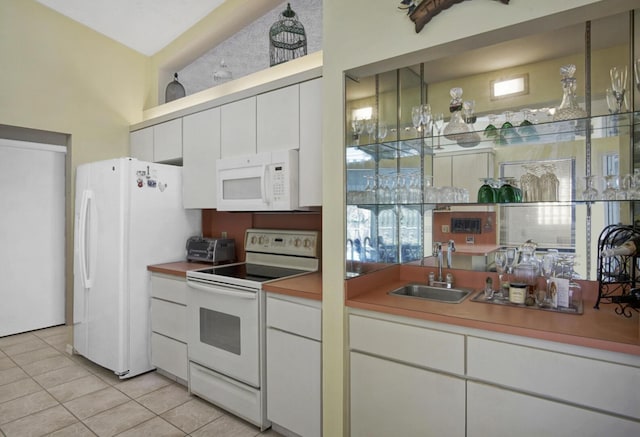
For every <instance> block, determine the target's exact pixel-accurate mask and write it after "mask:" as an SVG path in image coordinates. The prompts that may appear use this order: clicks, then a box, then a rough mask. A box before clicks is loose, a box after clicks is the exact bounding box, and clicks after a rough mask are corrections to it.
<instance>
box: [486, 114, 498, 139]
mask: <svg viewBox="0 0 640 437" xmlns="http://www.w3.org/2000/svg"><path fill="white" fill-rule="evenodd" d="M487 118H488V119H489V124H488V125H487V127H485V128H484V136H485V137H487V138H489V139H493V141H494V142H497V141H498V136H499V135H500V133H499V132H498V128H497V127H496V121H497V120H498V116H497V115H496V114H489V115H488V116H487Z"/></svg>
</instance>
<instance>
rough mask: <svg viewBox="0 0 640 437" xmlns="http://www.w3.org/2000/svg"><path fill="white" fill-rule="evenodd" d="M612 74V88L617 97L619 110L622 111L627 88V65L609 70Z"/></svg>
mask: <svg viewBox="0 0 640 437" xmlns="http://www.w3.org/2000/svg"><path fill="white" fill-rule="evenodd" d="M609 75H610V76H611V90H612V91H613V95H614V97H615V98H616V104H617V112H622V111H623V109H625V110H626V108H624V106H625V105H624V94H625V92H626V88H627V66H626V65H623V66H615V67H611V70H609Z"/></svg>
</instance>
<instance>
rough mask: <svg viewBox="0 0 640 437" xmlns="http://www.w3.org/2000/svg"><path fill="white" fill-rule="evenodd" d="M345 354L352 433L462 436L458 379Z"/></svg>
mask: <svg viewBox="0 0 640 437" xmlns="http://www.w3.org/2000/svg"><path fill="white" fill-rule="evenodd" d="M350 357H351V434H350V435H351V436H352V437H360V436H362V437H374V436H380V437H383V436H384V437H387V436H403V437H410V436H416V437H417V436H420V437H427V436H434V437H441V436H464V435H465V382H464V380H463V379H459V378H455V377H453V376H447V375H442V374H438V373H434V372H429V371H427V370H423V369H419V368H417V367H412V366H407V365H404V364H399V363H397V362H393V361H388V360H384V359H381V358H376V357H372V356H369V355H364V354H360V353H358V352H351V354H350ZM491 421H495V418H493V420H491ZM487 435H490V434H487Z"/></svg>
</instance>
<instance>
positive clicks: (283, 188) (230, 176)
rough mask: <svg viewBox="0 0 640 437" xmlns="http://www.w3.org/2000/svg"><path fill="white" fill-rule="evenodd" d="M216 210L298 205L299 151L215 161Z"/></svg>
mask: <svg viewBox="0 0 640 437" xmlns="http://www.w3.org/2000/svg"><path fill="white" fill-rule="evenodd" d="M216 183H217V187H216V190H217V209H218V211H290V210H294V209H297V208H298V151H297V150H295V149H292V150H282V151H276V152H266V153H258V154H255V155H246V156H234V157H229V158H222V159H218V160H217V167H216Z"/></svg>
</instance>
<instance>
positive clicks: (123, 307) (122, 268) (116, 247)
mask: <svg viewBox="0 0 640 437" xmlns="http://www.w3.org/2000/svg"><path fill="white" fill-rule="evenodd" d="M74 229H75V232H74V267H73V275H74V290H73V296H74V299H73V346H74V349H75V351H76V352H77V353H78V354H80V355H82V356H84V357H86V358H87V359H89V360H91V361H93V362H95V363H97V364H99V365H101V366H103V367H105V368H107V369H110V370H112V371H113V372H114V373H116V374H117V375H119V376H120V378H129V377H132V376H135V375H139V374H141V373H144V372H147V371H149V370H152V369H153V366H152V365H151V345H150V338H151V329H150V314H149V310H150V306H151V303H150V284H151V277H150V273H149V272H148V271H147V266H148V265H149V264H158V263H164V262H172V261H182V260H184V259H185V243H186V241H187V238H188V237H190V236H192V235H200V231H201V212H200V210H185V209H184V208H183V206H182V168H181V167H176V166H171V165H163V164H156V163H151V162H143V161H138V160H136V159H133V158H120V159H113V160H107V161H99V162H93V163H89V164H83V165H80V166H78V168H77V172H76V199H75V228H74Z"/></svg>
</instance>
